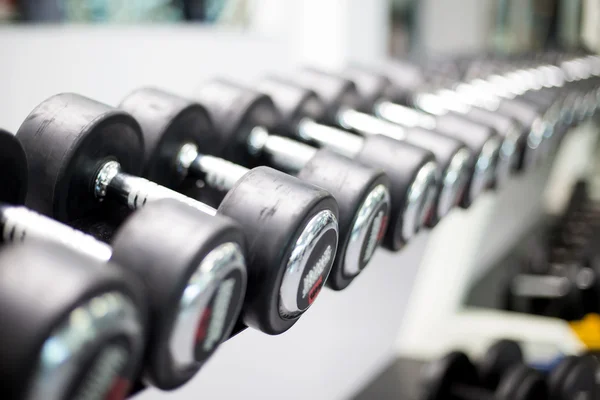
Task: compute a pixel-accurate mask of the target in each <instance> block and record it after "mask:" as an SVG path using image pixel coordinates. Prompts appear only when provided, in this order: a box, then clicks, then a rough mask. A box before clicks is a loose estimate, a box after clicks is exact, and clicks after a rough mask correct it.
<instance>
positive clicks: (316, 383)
mask: <svg viewBox="0 0 600 400" xmlns="http://www.w3.org/2000/svg"><path fill="white" fill-rule="evenodd" d="M73 29H74V30H75V31H72V30H69V29H65V30H60V31H59V32H57V33H58V37H56V36H54V35H48V32H47V31H46V32H44V29H40V30H38V31H36V32H32V31H22V32H21V34H19V35H17V36H14V35H12V34H9V35H4V36H1V37H0V48H2V49H5V48H6V49H10V48H19V47H20V48H28V49H31V48H32V46H33V48H34V50H31V51H30V52H22V51H21V52H14V54H12V53H10V52H4V51H3V54H4V55H5V57H6V58H7V59H12V60H14V63H11V64H6V65H3V66H0V71H2V73H1V74H2V75H3V76H9V77H10V79H7V80H6V82H3V85H5V86H3V87H2V89H3V90H2V92H3V93H12V94H14V98H6V99H3V100H2V104H1V106H0V109H1V110H3V113H2V114H3V115H2V118H5V120H6V124H5V126H6V127H7V128H9V129H13V130H14V128H16V126H18V121H20V120H22V119H23V117H24V115H25V112H26V110H29V109H31V108H32V106H33V105H34V104H36V103H37V102H39V101H40V100H42V99H43V98H45V97H47V96H48V95H51V94H54V93H56V92H59V91H65V90H72V91H80V92H85V93H86V94H88V95H90V96H94V97H96V98H98V99H99V100H102V101H106V102H108V103H113V104H114V103H116V102H117V101H118V99H119V98H120V97H121V96H122V95H123V94H125V93H127V92H128V91H129V90H130V89H133V88H135V87H137V86H142V85H144V84H154V85H158V86H164V87H168V88H171V89H173V90H176V91H179V92H182V93H186V92H189V91H190V90H192V88H190V85H192V86H193V85H196V84H197V83H200V82H201V81H202V80H203V79H206V78H209V77H210V76H212V75H213V74H215V73H216V72H217V71H218V72H220V73H221V74H223V75H229V76H231V77H239V76H240V74H242V73H240V70H239V59H240V58H241V57H244V56H243V54H247V55H248V57H245V58H244V59H245V60H246V61H245V62H244V72H243V74H244V76H243V78H244V79H251V78H252V77H253V76H256V75H259V74H262V73H263V72H266V71H273V70H277V69H282V70H284V69H286V68H287V67H288V66H289V65H290V64H291V63H292V62H291V60H292V58H293V57H291V56H290V57H286V56H282V55H283V54H287V53H286V51H287V48H286V47H285V46H279V44H277V43H271V42H268V41H266V42H265V41H261V40H257V39H256V38H254V37H250V38H248V39H239V38H238V39H239V40H237V39H236V40H235V41H231V40H230V39H231V37H229V36H228V35H223V36H219V35H215V33H214V32H211V34H210V39H208V38H207V35H203V34H200V35H196V34H194V33H192V32H189V31H188V32H185V31H181V32H177V33H175V34H172V31H173V30H172V28H170V29H169V30H160V29H158V30H153V31H151V32H150V33H149V34H150V37H149V38H147V39H146V40H147V41H148V46H147V47H145V46H136V43H137V42H136V40H137V36H136V33H135V30H134V32H133V33H131V31H130V32H129V33H126V32H123V31H121V32H118V31H114V30H112V29H111V30H110V31H106V30H102V29H98V30H96V29H92V30H91V31H85V32H83V31H81V30H78V29H79V28H73ZM53 33H54V32H53ZM138 33H139V32H138ZM147 33H148V32H144V34H147ZM169 35H173V36H171V38H168V39H165V36H169ZM84 37H85V38H84ZM67 38H72V40H69V41H68V42H67V45H66V46H64V47H61V48H60V49H58V50H55V49H57V47H56V45H55V44H56V42H54V41H65V40H67ZM173 39H175V40H173ZM85 40H92V42H94V43H96V44H97V45H96V46H89V44H86V41H85ZM2 41H11V46H8V45H7V44H6V42H5V43H2ZM15 41H16V43H15ZM175 42H176V43H178V45H177V46H180V47H178V48H173V47H172V46H171V45H172V44H173V43H175ZM88 46H89V48H87V47H88ZM158 48H160V49H161V51H162V49H167V48H169V49H170V50H164V51H165V52H167V54H164V53H161V54H157V53H158V51H157V49H158ZM189 48H197V49H202V48H205V49H206V48H208V49H215V48H218V49H219V51H218V52H213V54H214V57H216V59H212V60H210V61H209V60H207V59H206V58H205V57H204V55H205V54H203V53H204V52H199V54H198V57H196V58H194V62H191V61H189V60H185V61H184V60H183V59H182V58H181V57H182V54H189ZM57 51H58V52H59V54H57V53H56V52H57ZM75 53H78V54H80V58H81V60H78V61H80V62H81V63H78V65H77V68H74V69H73V71H72V73H71V74H70V76H69V80H68V81H66V82H65V81H61V80H59V79H48V76H53V75H56V76H63V75H64V74H62V75H61V68H64V63H65V60H69V58H70V57H72V55H73V54H75ZM208 53H210V52H208ZM31 54H33V55H35V59H36V60H37V59H44V60H47V62H46V63H45V65H44V73H43V74H42V73H40V67H39V64H38V63H37V62H34V61H35V60H33V59H32V58H31V57H32V56H31ZM157 57H160V58H161V60H162V59H165V60H167V62H166V63H164V64H161V65H160V66H156V65H153V63H154V61H155V60H156V58H157ZM119 59H121V60H122V62H121V63H115V62H113V61H114V60H119ZM107 60H108V61H110V62H107ZM15 65H18V66H19V68H18V69H19V71H16V70H15V69H13V68H14V66H15ZM106 68H109V71H106V70H104V71H102V70H103V69H106ZM110 69H113V70H110ZM123 69H124V70H123ZM173 70H177V71H178V73H177V74H172V71H173ZM174 75H177V76H174ZM90 76H112V77H114V80H112V78H111V81H110V82H109V81H102V79H101V78H100V80H101V82H95V81H93V80H91V79H90ZM31 77H35V79H32V78H31ZM185 77H194V81H193V82H190V81H189V79H186V78H185ZM25 81H28V82H29V85H31V86H34V87H35V86H36V85H37V88H36V89H35V91H34V92H31V93H21V92H22V89H21V87H20V86H19V82H25ZM13 85H14V86H13ZM19 93H21V94H19ZM545 181H546V173H545V172H544V171H541V172H540V173H539V175H535V176H530V177H527V178H526V179H525V180H523V181H522V182H520V184H521V185H523V186H524V187H525V186H527V187H529V186H528V184H529V183H532V182H536V183H537V184H538V185H539V186H536V187H537V189H536V192H538V195H539V191H540V190H541V187H543V186H544V184H545ZM511 190H514V192H518V191H519V190H520V187H519V183H517V184H515V187H514V188H512V189H511ZM514 192H511V191H506V192H505V193H503V194H501V195H500V197H497V196H492V195H490V196H487V198H483V199H480V201H479V204H478V205H476V206H474V208H473V209H471V210H469V211H467V212H463V213H457V214H456V215H454V216H453V217H452V218H449V219H448V221H445V222H444V223H443V224H444V226H440V227H438V228H437V229H438V230H437V231H436V232H433V233H425V234H422V235H420V236H419V237H418V238H416V239H415V240H414V241H413V242H412V243H411V244H410V245H409V246H408V247H407V248H406V249H405V250H404V251H403V252H402V253H400V254H398V255H391V254H389V253H385V252H379V253H378V254H377V256H376V258H375V259H374V261H373V265H372V266H371V267H370V268H369V269H368V270H367V271H365V273H364V274H363V275H361V279H360V280H359V281H357V283H356V284H355V285H352V286H351V287H350V288H349V289H348V290H346V291H344V292H341V293H333V292H329V291H325V292H324V293H323V294H322V298H321V300H320V301H319V302H317V303H316V304H315V306H314V308H313V309H311V312H310V313H308V314H307V315H306V317H305V318H303V319H302V320H301V321H300V322H299V323H298V325H297V326H296V327H294V329H293V330H291V331H290V332H289V333H286V334H285V335H283V336H281V337H268V336H266V335H262V334H259V333H257V332H253V331H245V332H243V333H241V334H240V335H238V336H236V337H235V338H233V339H231V340H230V341H229V342H228V343H226V344H225V345H224V346H223V348H222V349H220V350H219V353H218V354H217V355H216V356H215V358H214V359H213V360H211V362H210V363H209V364H208V365H207V366H206V368H204V369H203V371H202V373H200V374H199V376H198V378H197V379H195V380H194V381H193V382H192V383H190V384H189V385H187V386H185V387H183V388H182V389H180V390H178V391H177V392H176V393H173V394H164V393H159V392H156V391H152V390H148V391H145V392H144V393H142V394H141V395H139V396H137V397H136V398H139V399H142V400H152V399H162V398H168V397H171V398H179V399H186V398H192V396H194V397H196V396H198V394H199V393H202V394H203V395H204V396H205V397H207V398H219V395H223V397H224V398H241V397H242V396H245V397H247V396H250V395H251V394H253V393H259V392H260V393H264V398H281V393H286V394H287V395H286V396H285V397H286V398H306V397H309V396H310V397H311V398H323V399H330V398H341V397H347V396H349V395H350V394H352V393H355V392H356V391H357V390H358V389H359V388H360V387H362V386H363V385H364V384H365V383H366V382H367V381H368V380H369V379H370V378H371V376H372V375H374V374H375V373H376V372H377V371H378V370H379V369H381V368H382V367H384V366H385V365H386V363H388V362H389V360H390V359H392V358H394V356H395V352H396V349H395V347H399V346H397V343H405V342H404V338H403V336H400V337H398V336H397V333H398V331H399V329H400V328H401V326H402V325H403V324H404V325H406V324H407V323H409V322H407V320H406V319H404V318H403V317H404V316H405V314H406V313H407V311H408V310H409V309H413V310H421V311H415V312H416V313H418V312H422V310H423V306H425V309H428V308H429V305H428V303H425V304H418V301H417V302H416V303H415V302H412V301H411V302H410V303H409V297H410V295H411V292H412V291H413V286H414V282H415V280H416V279H417V276H418V275H419V281H423V279H424V278H423V275H422V272H421V271H420V270H421V269H423V264H422V262H421V261H422V259H423V257H424V255H426V254H430V253H431V250H432V249H433V248H435V249H438V250H439V249H440V246H442V245H443V246H444V247H445V248H448V249H449V253H447V254H449V255H452V254H454V256H455V257H456V259H457V260H460V259H461V258H462V259H465V257H472V256H473V252H472V251H471V250H472V248H470V249H468V250H469V251H467V249H464V248H457V247H456V246H455V245H454V243H453V242H449V238H452V237H456V236H460V234H461V233H465V232H466V231H465V228H464V227H465V226H469V227H470V228H473V227H474V226H475V225H480V229H472V231H473V232H472V235H473V236H472V239H478V237H479V236H481V235H483V234H484V232H485V229H484V226H494V221H500V220H506V219H507V216H508V215H511V218H514V216H513V214H512V213H511V214H504V213H505V212H506V213H508V212H510V211H511V210H510V209H503V208H502V207H500V204H503V202H504V201H505V200H506V198H510V197H511V193H513V194H514ZM538 199H539V196H538V197H534V198H530V199H529V204H528V206H531V207H532V208H535V207H537V206H538V203H537V200H538ZM499 209H502V210H503V211H502V212H500V213H499V214H498V215H493V213H492V212H493V210H499ZM525 209H527V207H525ZM517 221H518V220H517ZM515 225H516V226H519V225H520V224H515ZM511 226H512V225H511ZM511 229H512V228H511ZM507 230H510V229H507ZM509 233H511V232H509ZM512 234H514V233H511V235H512ZM503 235H507V232H501V233H499V236H503ZM515 235H516V234H515ZM461 237H462V238H463V240H465V241H467V240H466V239H465V236H461ZM506 245H507V243H505V242H504V241H503V240H501V238H497V240H494V241H493V242H492V243H491V249H490V253H491V254H495V253H497V252H501V251H502V249H503V248H505V247H506ZM454 251H456V253H454ZM429 265H433V261H431V262H430V263H429ZM441 268H443V266H442V267H441ZM466 278H467V280H468V277H466ZM425 280H426V279H425ZM459 286H460V285H459ZM427 290H430V289H428V288H427V287H426V288H425V291H427ZM434 293H436V295H437V296H440V295H441V294H440V293H439V292H434ZM438 300H441V299H440V298H439V297H438ZM441 302H443V300H441ZM452 305H453V307H455V306H458V303H457V302H456V301H454V302H452ZM415 307H416V308H415ZM451 311H452V312H453V311H454V310H453V309H452V310H451ZM434 348H435V347H434ZM298 377H302V378H301V379H299V378H298ZM290 387H293V388H294V390H293V393H290Z"/></svg>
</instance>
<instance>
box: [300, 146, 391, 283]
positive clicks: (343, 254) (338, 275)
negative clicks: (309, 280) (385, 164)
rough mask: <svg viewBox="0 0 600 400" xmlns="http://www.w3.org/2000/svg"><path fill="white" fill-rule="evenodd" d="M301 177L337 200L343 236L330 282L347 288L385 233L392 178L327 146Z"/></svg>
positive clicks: (306, 167)
mask: <svg viewBox="0 0 600 400" xmlns="http://www.w3.org/2000/svg"><path fill="white" fill-rule="evenodd" d="M323 171H336V172H337V174H332V173H327V174H326V173H323ZM298 178H300V179H302V180H303V181H306V182H310V183H312V184H313V185H316V186H319V187H322V188H326V189H327V190H328V191H329V192H330V193H331V194H333V196H334V197H335V198H336V200H337V202H338V205H339V208H340V219H339V229H340V239H339V244H338V250H337V256H336V259H335V263H334V265H333V268H332V270H331V274H330V275H329V278H328V280H327V286H329V287H330V288H332V289H335V290H341V289H344V288H346V287H347V286H348V285H349V284H350V282H352V280H353V279H354V278H355V277H356V276H357V275H358V274H359V273H360V272H361V271H362V270H363V269H364V268H365V267H366V266H367V264H368V263H369V261H370V260H371V257H373V254H374V252H375V249H376V248H377V246H378V244H379V242H380V241H381V240H382V239H383V237H384V235H385V232H386V229H387V224H388V218H389V214H390V212H391V199H390V194H389V179H388V178H387V176H386V175H385V174H384V173H383V172H382V171H381V170H376V169H371V168H367V167H365V166H363V165H361V164H358V163H356V162H354V161H352V160H350V159H348V158H346V157H344V156H341V155H339V154H335V153H332V152H329V151H327V150H320V151H318V152H317V153H316V155H315V156H314V157H313V158H312V159H311V160H310V161H309V162H308V164H306V166H305V167H304V168H303V169H302V170H301V171H300V172H299V173H298ZM373 207H376V208H375V209H374V208H373ZM344 217H345V218H344Z"/></svg>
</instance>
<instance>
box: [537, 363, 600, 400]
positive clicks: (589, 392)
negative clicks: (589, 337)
mask: <svg viewBox="0 0 600 400" xmlns="http://www.w3.org/2000/svg"><path fill="white" fill-rule="evenodd" d="M598 372H600V364H599V363H598V360H597V359H596V358H595V357H594V356H591V355H581V356H566V357H564V358H563V359H562V360H561V361H560V362H559V363H558V365H557V366H555V367H554V368H553V369H552V370H551V371H550V373H549V374H548V376H547V382H548V393H549V395H550V397H549V400H573V399H582V400H583V399H590V400H591V399H597V398H598V395H599V394H600V390H599V386H598Z"/></svg>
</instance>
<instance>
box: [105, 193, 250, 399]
mask: <svg viewBox="0 0 600 400" xmlns="http://www.w3.org/2000/svg"><path fill="white" fill-rule="evenodd" d="M227 242H232V243H236V244H238V245H239V246H240V248H241V249H242V251H243V250H244V248H245V238H244V236H243V234H242V232H241V229H240V228H239V227H238V226H237V225H236V224H235V223H234V222H233V221H231V220H229V219H228V218H225V217H220V216H217V217H212V216H210V215H207V214H204V213H202V212H200V211H198V210H196V209H194V208H192V207H191V206H188V205H186V204H183V203H181V202H178V201H176V200H160V201H156V202H152V203H150V204H147V205H146V206H145V207H143V208H141V209H140V210H138V211H136V212H135V213H133V214H132V215H131V216H130V217H129V218H128V219H127V220H126V221H125V223H124V224H123V225H122V227H121V229H120V230H119V231H118V232H117V234H116V235H115V237H114V239H113V241H112V245H113V249H114V251H113V257H112V259H113V260H114V261H115V262H117V263H119V264H121V265H126V266H127V268H128V269H129V270H131V271H133V272H135V274H136V275H137V276H139V277H140V279H141V280H142V282H143V283H144V284H145V285H146V288H147V291H148V293H151V296H150V297H149V299H148V300H149V306H150V318H151V319H150V320H151V329H150V341H149V346H148V349H147V356H146V365H145V375H146V378H147V379H148V380H149V381H150V382H151V383H152V384H153V385H154V386H157V387H159V388H161V389H165V390H168V389H174V388H177V387H179V386H181V385H182V384H184V383H186V382H187V381H188V380H189V379H191V378H192V377H193V376H194V374H195V373H196V372H198V370H199V369H200V368H201V366H202V365H203V363H204V362H205V361H206V360H207V359H208V358H209V357H210V356H211V355H212V353H213V352H214V350H216V348H217V347H218V346H216V347H215V348H213V351H211V352H209V353H202V354H200V353H199V352H196V364H194V365H192V366H191V367H188V368H185V369H184V368H180V367H178V366H177V365H176V364H175V363H174V361H173V359H172V358H171V354H170V349H169V341H170V340H172V339H171V335H172V333H173V328H174V324H175V321H176V318H177V315H178V312H177V311H178V309H179V305H180V302H181V299H182V297H183V296H184V290H185V288H186V285H187V283H188V281H189V280H190V278H191V276H192V275H193V274H194V273H195V272H196V270H197V269H198V267H199V265H200V263H201V262H202V261H203V260H204V258H205V257H206V256H207V255H208V253H210V252H211V251H212V250H214V249H215V248H216V247H217V246H219V245H221V244H223V243H227ZM206 278H207V277H206V276H205V279H206ZM242 279H243V278H242V277H240V281H239V282H238V283H236V290H234V291H233V296H232V299H231V302H230V306H229V312H228V313H227V317H228V321H227V323H226V326H228V327H229V328H231V327H233V324H234V323H235V321H236V320H237V317H238V313H239V312H240V309H241V305H242V301H243V298H244V288H245V281H242ZM229 331H230V329H224V332H223V333H224V336H223V337H221V341H223V340H225V339H226V338H227V336H228V335H229Z"/></svg>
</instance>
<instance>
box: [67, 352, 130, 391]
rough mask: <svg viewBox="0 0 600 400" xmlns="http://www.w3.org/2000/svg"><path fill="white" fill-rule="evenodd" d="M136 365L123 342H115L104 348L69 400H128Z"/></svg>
mask: <svg viewBox="0 0 600 400" xmlns="http://www.w3.org/2000/svg"><path fill="white" fill-rule="evenodd" d="M135 368H136V366H135V365H133V363H132V362H131V351H130V349H129V347H128V346H127V345H126V344H125V343H124V342H123V341H122V340H117V341H112V342H111V343H108V344H106V345H105V346H103V347H102V348H101V349H100V351H99V352H97V354H96V355H95V356H94V357H93V358H92V360H91V361H90V362H89V363H87V367H86V366H85V365H82V368H81V370H82V371H85V373H84V374H83V376H81V378H80V379H78V380H77V382H78V384H76V385H75V386H73V390H72V391H71V395H70V396H67V397H66V398H69V399H98V400H121V399H124V398H125V397H127V395H128V394H129V388H130V384H131V381H130V378H131V376H132V375H133V373H134V369H135Z"/></svg>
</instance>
